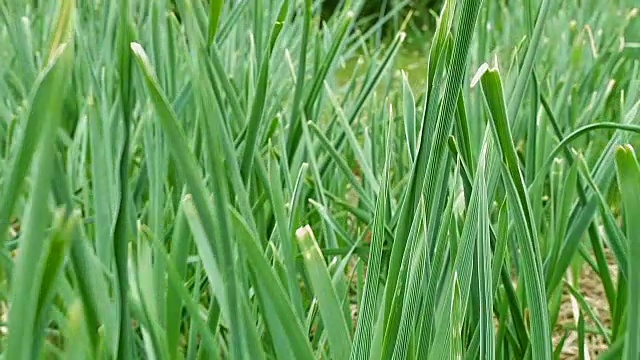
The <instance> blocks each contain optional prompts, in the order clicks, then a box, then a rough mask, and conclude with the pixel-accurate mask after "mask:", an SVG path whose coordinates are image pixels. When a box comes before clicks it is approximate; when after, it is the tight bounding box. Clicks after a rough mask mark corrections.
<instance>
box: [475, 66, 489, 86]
mask: <svg viewBox="0 0 640 360" xmlns="http://www.w3.org/2000/svg"><path fill="white" fill-rule="evenodd" d="M487 70H489V64H487V63H483V64H482V65H480V68H478V71H476V74H475V75H473V78H471V88H472V89H473V88H474V87H475V86H476V84H477V83H478V81H480V79H481V78H482V75H484V73H485V72H487Z"/></svg>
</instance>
